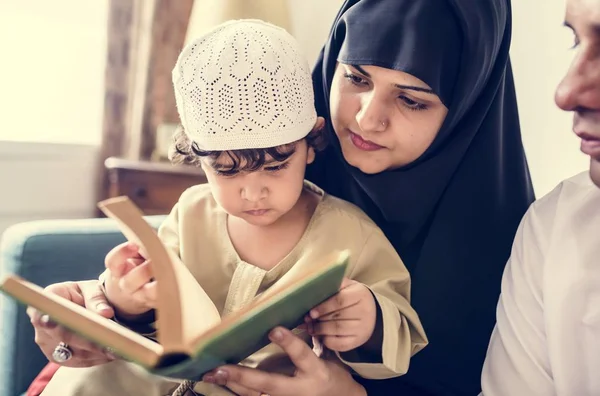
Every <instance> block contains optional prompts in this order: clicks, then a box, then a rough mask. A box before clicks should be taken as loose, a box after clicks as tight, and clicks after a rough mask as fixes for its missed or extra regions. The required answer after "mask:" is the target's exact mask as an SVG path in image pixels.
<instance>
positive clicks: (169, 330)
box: [98, 197, 221, 353]
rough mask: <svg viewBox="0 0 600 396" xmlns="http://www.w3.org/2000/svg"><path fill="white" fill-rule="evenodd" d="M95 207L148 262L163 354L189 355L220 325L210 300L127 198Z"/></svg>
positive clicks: (218, 316)
mask: <svg viewBox="0 0 600 396" xmlns="http://www.w3.org/2000/svg"><path fill="white" fill-rule="evenodd" d="M98 206H99V207H100V209H101V210H102V211H103V212H104V213H105V214H106V215H107V216H109V217H111V218H113V219H115V220H116V221H117V223H118V225H119V228H120V229H121V232H123V234H124V235H125V237H126V238H127V239H128V240H129V241H131V242H133V243H135V244H137V245H138V246H140V248H141V249H142V251H143V252H144V253H145V254H147V256H148V257H146V258H147V259H150V260H151V269H152V273H153V275H154V278H155V279H156V286H157V306H156V314H157V319H158V320H157V330H158V342H159V343H160V344H161V345H162V346H163V348H164V350H165V353H169V352H182V351H187V352H190V350H191V349H190V348H191V343H192V341H193V340H194V339H196V338H197V337H198V336H199V335H200V334H202V333H204V332H205V331H206V330H207V329H209V328H211V327H212V326H214V325H216V324H218V323H219V322H220V321H221V318H220V315H219V312H218V310H217V308H216V307H215V305H214V304H213V302H212V300H211V299H210V297H208V295H207V294H206V292H205V291H204V289H202V287H201V286H200V285H199V284H198V282H197V281H196V279H195V278H194V276H193V275H192V274H191V273H190V271H189V269H188V268H187V267H186V266H185V265H184V264H183V263H182V262H181V260H180V259H179V257H177V255H176V254H174V253H173V251H171V250H170V249H167V248H165V246H164V245H163V244H162V242H161V240H160V238H159V237H158V235H157V233H156V231H155V230H154V229H153V228H152V227H151V226H150V225H149V224H148V223H147V222H146V220H144V218H143V217H142V213H141V212H140V210H139V209H138V208H137V207H136V206H135V205H134V204H133V202H131V200H129V198H127V197H118V198H111V199H108V200H105V201H102V202H100V203H99V204H98Z"/></svg>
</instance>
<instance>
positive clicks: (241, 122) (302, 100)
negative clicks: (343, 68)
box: [173, 20, 317, 150]
mask: <svg viewBox="0 0 600 396" xmlns="http://www.w3.org/2000/svg"><path fill="white" fill-rule="evenodd" d="M173 85H174V88H175V98H176V103H177V109H178V111H179V117H180V119H181V123H182V125H183V128H184V130H185V133H186V134H187V135H188V137H189V138H190V139H191V140H192V141H194V142H195V143H196V144H197V145H198V147H199V148H200V149H202V150H238V149H246V148H267V147H275V146H279V145H282V144H287V143H291V142H294V141H296V140H300V139H302V138H304V137H306V135H307V134H308V133H309V132H310V131H311V130H312V128H313V126H314V125H315V122H316V120H317V114H316V110H315V107H314V93H313V87H312V77H311V73H310V67H309V65H308V61H307V60H306V58H305V57H304V56H303V55H302V53H301V51H300V50H299V47H298V43H297V42H296V40H295V39H294V38H293V37H292V36H291V35H290V34H289V33H287V32H286V31H285V30H284V29H282V28H280V27H277V26H275V25H272V24H269V23H266V22H263V21H260V20H235V21H229V22H226V23H224V24H222V25H219V26H217V27H216V28H215V29H213V30H212V31H210V32H209V33H207V34H205V35H203V36H202V37H199V38H197V39H195V40H193V41H192V42H190V43H189V44H188V45H187V46H186V47H185V48H184V49H183V51H182V52H181V54H180V55H179V59H178V60H177V64H176V65H175V68H174V69H173Z"/></svg>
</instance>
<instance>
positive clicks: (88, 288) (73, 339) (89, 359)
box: [27, 280, 115, 367]
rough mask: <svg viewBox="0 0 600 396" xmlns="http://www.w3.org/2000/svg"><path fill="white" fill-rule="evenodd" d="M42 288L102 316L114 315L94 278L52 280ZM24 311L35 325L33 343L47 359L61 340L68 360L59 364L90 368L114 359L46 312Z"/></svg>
mask: <svg viewBox="0 0 600 396" xmlns="http://www.w3.org/2000/svg"><path fill="white" fill-rule="evenodd" d="M46 291H47V292H52V293H54V294H57V295H59V296H61V297H63V298H66V299H67V300H70V301H73V302H74V303H76V304H79V305H81V306H83V307H86V308H87V309H89V310H90V311H93V312H96V313H97V314H99V315H101V316H104V317H105V318H112V317H113V316H114V311H113V309H112V308H111V307H110V306H109V305H108V303H107V301H106V297H105V296H104V293H103V292H102V289H101V288H100V286H99V285H98V281H96V280H92V281H82V282H64V283H56V284H53V285H50V286H48V287H46ZM27 314H28V315H29V317H30V318H31V324H33V327H34V328H35V342H36V344H38V346H39V347H40V349H41V350H42V352H43V353H44V355H46V357H47V358H48V360H50V361H51V362H54V361H55V359H54V358H53V357H52V353H53V352H54V349H55V348H56V347H57V346H58V345H59V344H60V343H61V342H62V343H65V344H66V345H67V347H68V348H69V350H70V351H71V353H72V357H71V358H70V359H68V360H66V361H64V362H57V363H60V364H61V365H62V366H67V367H90V366H96V365H99V364H103V363H107V362H110V361H112V360H114V359H115V356H113V355H112V354H111V353H109V352H107V351H106V350H104V349H103V348H101V347H99V346H97V345H95V344H93V343H91V342H90V341H87V340H85V339H83V338H81V337H79V336H77V335H75V334H74V333H71V332H70V331H68V330H67V329H65V328H63V327H61V326H58V325H57V324H55V323H53V322H52V321H51V320H50V318H49V317H48V316H47V315H44V314H42V313H40V312H38V311H37V310H35V309H34V308H32V307H29V308H27Z"/></svg>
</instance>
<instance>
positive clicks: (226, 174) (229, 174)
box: [213, 168, 240, 177]
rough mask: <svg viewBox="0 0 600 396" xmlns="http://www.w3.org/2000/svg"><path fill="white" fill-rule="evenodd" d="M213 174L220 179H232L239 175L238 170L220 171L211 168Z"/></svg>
mask: <svg viewBox="0 0 600 396" xmlns="http://www.w3.org/2000/svg"><path fill="white" fill-rule="evenodd" d="M213 172H214V173H215V175H217V176H222V177H232V176H236V175H237V174H239V173H240V172H239V171H238V170H235V169H227V170H220V169H215V168H213Z"/></svg>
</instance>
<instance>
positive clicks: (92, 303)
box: [79, 281, 115, 318]
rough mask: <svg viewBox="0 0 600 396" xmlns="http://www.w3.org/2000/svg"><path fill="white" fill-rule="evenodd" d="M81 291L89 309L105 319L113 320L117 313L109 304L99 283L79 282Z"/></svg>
mask: <svg viewBox="0 0 600 396" xmlns="http://www.w3.org/2000/svg"><path fill="white" fill-rule="evenodd" d="M79 289H80V290H81V294H82V295H83V301H84V305H85V307H86V308H87V309H89V310H90V311H93V312H96V313H97V314H99V315H101V316H104V317H105V318H112V317H113V316H114V315H115V311H114V310H113V308H112V307H111V306H110V304H109V303H108V300H107V299H106V296H105V295H104V292H103V291H102V288H101V287H100V285H99V284H98V282H95V281H92V282H79Z"/></svg>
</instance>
